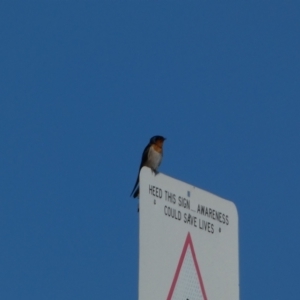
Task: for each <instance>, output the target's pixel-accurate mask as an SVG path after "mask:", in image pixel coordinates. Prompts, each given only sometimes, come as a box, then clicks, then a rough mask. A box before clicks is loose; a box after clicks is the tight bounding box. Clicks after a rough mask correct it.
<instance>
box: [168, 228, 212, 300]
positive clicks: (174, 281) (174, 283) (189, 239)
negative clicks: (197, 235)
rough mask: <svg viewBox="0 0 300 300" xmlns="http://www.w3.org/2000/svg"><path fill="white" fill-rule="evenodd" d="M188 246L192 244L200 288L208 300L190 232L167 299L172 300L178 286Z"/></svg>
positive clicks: (205, 299)
mask: <svg viewBox="0 0 300 300" xmlns="http://www.w3.org/2000/svg"><path fill="white" fill-rule="evenodd" d="M188 246H190V249H191V252H192V257H193V260H194V265H195V268H196V272H197V275H198V279H199V283H200V288H201V291H202V294H203V297H204V300H207V297H206V293H205V289H204V284H203V280H202V277H201V273H200V269H199V266H198V262H197V258H196V253H195V250H194V245H193V242H192V238H191V235H190V233H188V235H187V237H186V240H185V243H184V246H183V250H182V253H181V255H180V259H179V263H178V266H177V269H176V272H175V276H174V279H173V282H172V285H171V288H170V291H169V295H168V298H167V300H171V298H172V295H173V292H174V290H175V286H176V283H177V279H178V277H179V273H180V270H181V267H182V264H183V260H184V257H185V254H186V251H187V249H188Z"/></svg>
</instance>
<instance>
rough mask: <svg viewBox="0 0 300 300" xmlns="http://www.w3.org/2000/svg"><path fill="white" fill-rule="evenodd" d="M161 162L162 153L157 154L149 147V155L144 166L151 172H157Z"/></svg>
mask: <svg viewBox="0 0 300 300" xmlns="http://www.w3.org/2000/svg"><path fill="white" fill-rule="evenodd" d="M161 160H162V153H159V152H157V151H155V149H154V148H153V147H150V149H149V154H148V161H147V163H146V165H147V166H148V167H149V168H151V169H153V170H157V168H158V167H159V165H160V163H161Z"/></svg>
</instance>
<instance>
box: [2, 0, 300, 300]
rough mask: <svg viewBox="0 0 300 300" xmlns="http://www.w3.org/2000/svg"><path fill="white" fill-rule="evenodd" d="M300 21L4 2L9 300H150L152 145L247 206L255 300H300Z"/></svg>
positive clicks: (264, 7)
mask: <svg viewBox="0 0 300 300" xmlns="http://www.w3.org/2000/svg"><path fill="white" fill-rule="evenodd" d="M225 2H226V3H225ZM299 11H300V2H299V1H229V3H228V1H180V2H179V1H2V2H1V4H0V38H1V43H0V67H1V71H0V133H1V143H0V153H1V155H0V245H1V246H0V280H1V288H0V299H3V300H19V299H22V300H27V299H28V300H41V299H42V300H44V299H45V300H48V299H49V300H53V299H64V300H65V299H72V300H75V299H89V300H93V299H130V300H132V299H137V287H138V286H137V284H138V214H137V201H136V200H135V199H132V198H130V197H129V194H130V192H131V190H132V188H133V185H134V182H135V179H136V176H137V171H138V167H139V164H140V158H141V154H142V151H143V149H144V147H145V146H146V144H147V143H148V141H149V138H150V137H151V136H153V135H163V136H166V137H167V141H166V143H165V148H164V151H165V152H164V160H163V162H162V165H161V168H160V171H161V172H163V173H165V174H167V175H169V176H172V177H175V178H177V179H180V180H182V181H185V182H188V183H190V184H193V185H195V186H197V187H200V188H203V189H205V190H208V191H210V192H212V193H214V194H217V195H219V196H221V197H223V198H226V199H229V200H232V201H234V202H235V204H236V206H237V208H238V211H239V220H240V283H241V285H240V286H241V299H243V300H252V299H263V300H265V299H297V298H298V297H299V278H300V258H299V256H300V234H299V229H300V217H299V211H300V201H299V195H300V182H299V165H300V158H299V153H300V142H299V128H300V117H299V113H300V100H299V99H300V84H299V79H300V50H299V49H300V18H299ZM162 255H167V253H162Z"/></svg>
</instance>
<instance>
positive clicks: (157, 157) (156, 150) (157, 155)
mask: <svg viewBox="0 0 300 300" xmlns="http://www.w3.org/2000/svg"><path fill="white" fill-rule="evenodd" d="M165 140H166V138H164V137H163V136H161V135H155V136H153V137H152V138H151V139H150V142H149V144H148V145H147V146H146V148H145V149H144V152H143V155H142V161H141V165H140V169H139V173H138V177H137V179H136V182H135V185H134V188H133V190H132V192H131V195H130V196H132V195H133V198H136V197H137V196H138V195H139V186H138V185H139V175H140V171H141V169H142V167H148V168H150V169H152V171H153V172H155V173H157V169H158V167H159V165H160V163H161V160H162V156H163V144H164V141H165Z"/></svg>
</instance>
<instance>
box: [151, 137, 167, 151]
mask: <svg viewBox="0 0 300 300" xmlns="http://www.w3.org/2000/svg"><path fill="white" fill-rule="evenodd" d="M165 140H166V138H164V137H163V136H161V135H155V136H153V137H152V138H151V139H150V144H155V145H157V146H159V147H160V148H161V147H162V145H163V143H164V141H165Z"/></svg>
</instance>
